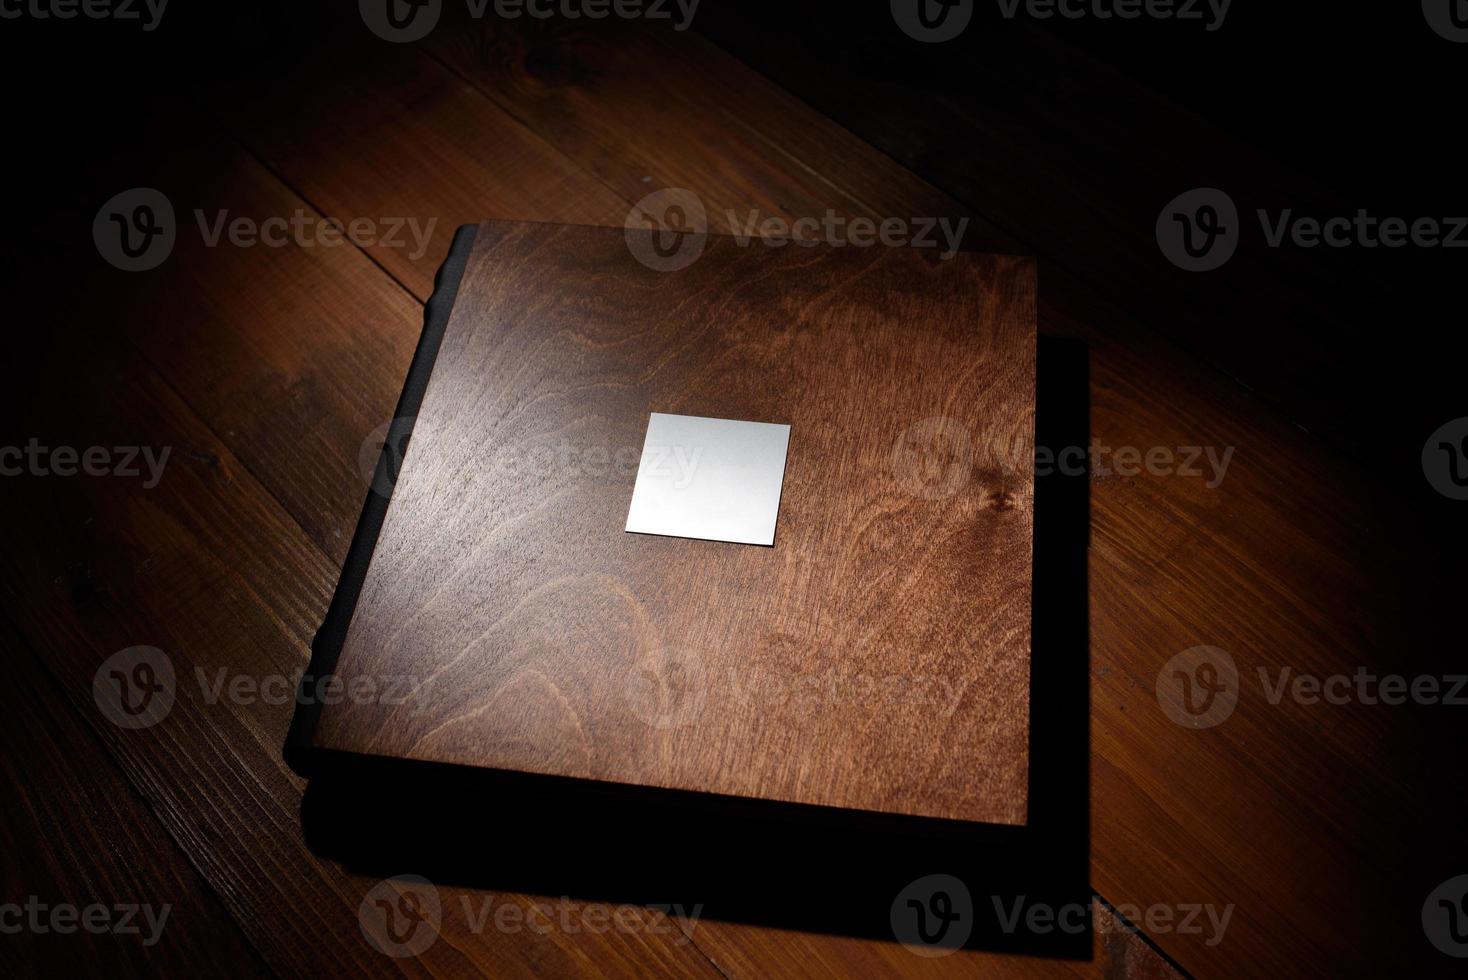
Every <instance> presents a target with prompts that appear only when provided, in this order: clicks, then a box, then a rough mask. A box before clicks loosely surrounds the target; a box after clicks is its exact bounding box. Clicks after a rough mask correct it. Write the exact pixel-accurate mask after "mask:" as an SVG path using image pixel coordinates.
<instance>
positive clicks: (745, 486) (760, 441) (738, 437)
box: [627, 412, 790, 545]
mask: <svg viewBox="0 0 1468 980" xmlns="http://www.w3.org/2000/svg"><path fill="white" fill-rule="evenodd" d="M789 445H790V426H788V425H777V424H774V423H770V422H739V421H735V420H733V419H708V418H700V417H698V416H694V415H664V414H662V413H661V412H653V413H652V415H651V416H649V418H648V420H647V437H646V438H645V439H644V440H643V444H642V461H641V462H640V463H639V464H638V467H637V483H636V485H635V486H634V487H633V489H632V506H631V507H629V508H628V510H627V530H628V531H632V532H634V533H637V534H664V535H668V536H671V537H676V538H701V539H703V540H706V541H733V542H736V543H738V544H762V545H773V544H774V543H775V519H776V518H777V517H778V516H779V512H780V487H781V486H782V485H783V483H784V482H785V451H786V449H787V448H788V447H789Z"/></svg>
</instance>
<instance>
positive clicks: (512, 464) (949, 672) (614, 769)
mask: <svg viewBox="0 0 1468 980" xmlns="http://www.w3.org/2000/svg"><path fill="white" fill-rule="evenodd" d="M647 240H648V242H649V244H650V243H651V238H650V237H648V238H647ZM649 254H651V253H649ZM1032 290H1033V269H1032V267H1030V266H1029V264H1028V263H1027V262H1025V261H1024V260H1020V259H1014V258H1010V257H994V256H979V255H974V254H965V255H959V256H955V257H953V258H952V259H951V260H950V261H943V260H941V259H939V258H938V257H937V256H936V254H924V253H921V252H918V251H916V250H911V249H906V250H898V249H881V250H866V251H859V250H854V249H837V248H824V247H821V248H799V247H793V246H792V247H788V248H784V249H772V248H765V247H763V246H756V247H754V248H750V247H742V246H740V244H739V243H738V242H737V241H736V240H735V239H733V238H730V237H725V236H713V237H711V238H709V239H708V241H707V243H706V244H705V245H704V247H703V250H702V253H701V254H700V255H699V257H698V258H697V260H696V261H695V262H694V263H693V264H692V265H691V266H690V267H688V268H687V269H685V270H682V271H680V272H677V273H675V274H671V275H670V274H668V273H667V272H666V271H665V270H663V269H660V268H650V267H649V266H648V265H646V264H645V263H644V262H643V261H642V260H641V259H639V258H638V257H636V256H634V254H633V252H632V251H631V250H630V249H629V248H628V245H627V241H626V240H625V236H624V233H623V232H622V231H621V230H620V229H588V228H575V227H554V226H547V225H515V224H505V223H486V224H484V225H482V226H481V228H480V232H479V237H478V238H477V239H476V241H475V248H474V253H473V256H472V257H471V259H470V263H469V267H468V270H467V272H466V273H465V280H464V282H463V284H462V285H461V287H460V290H459V297H458V302H457V303H456V304H455V307H454V313H453V315H452V318H451V319H450V321H449V325H448V330H447V333H446V335H445V337H444V341H443V345H442V347H441V349H440V350H439V353H438V360H437V363H436V365H435V368H434V373H433V378H432V380H431V381H430V383H429V385H428V392H427V395H426V396H425V399H424V402H423V405H422V407H421V408H420V409H419V411H418V413H417V414H418V422H419V426H421V428H415V430H414V436H413V443H412V452H411V454H410V455H409V457H408V459H407V460H406V461H405V463H404V465H403V470H402V472H401V474H400V476H399V478H398V482H397V485H396V489H395V490H394V495H393V500H392V505H391V507H390V509H389V511H388V514H387V519H386V522H385V524H384V526H383V529H382V533H381V536H380V537H379V539H378V542H377V551H376V552H375V554H374V559H373V562H372V565H371V568H370V569H369V571H368V573H367V578H366V581H365V583H364V585H363V589H362V597H361V601H360V603H359V604H358V606H357V609H356V613H355V615H354V617H353V620H352V623H351V627H350V630H349V631H348V633H347V636H346V641H345V644H344V647H343V650H342V653H341V657H340V659H339V661H338V663H337V670H338V672H339V673H340V675H341V676H342V678H343V681H344V682H345V683H346V684H348V685H350V684H352V683H355V682H357V681H367V680H369V679H371V678H386V677H399V678H408V677H411V678H413V679H414V680H413V683H412V685H411V689H410V690H409V691H407V692H405V693H404V695H403V696H402V697H401V698H400V699H397V701H398V703H394V704H387V703H381V702H370V703H367V704H362V705H358V704H351V705H343V706H341V707H332V708H328V709H327V710H326V711H325V713H324V716H323V718H322V723H321V729H320V742H319V744H320V745H322V746H323V747H326V748H331V749H337V750H341V751H350V752H357V753H361V754H367V755H380V756H389V757H400V758H413V759H419V760H431V761H437V762H445V763H456V764H461V765H470V766H481V767H485V768H491V769H500V770H510V771H517V772H532V773H540V774H544V775H555V776H569V777H576V778H590V779H595V780H603V781H610V782H616V783H622V784H629V785H639V786H652V787H661V788H664V789H677V790H685V791H693V792H700V793H714V794H719V795H726V796H738V797H749V798H755V799H768V800H776V801H781V802H786V803H804V804H812V805H818V806H827V807H843V808H854V809H858V810H868V811H875V812H881V813H889V814H907V815H914V816H926V817H937V818H943V819H949V820H960V821H972V822H982V823H996V824H1022V823H1024V819H1025V793H1026V789H1025V787H1026V782H1027V779H1028V766H1027V758H1028V753H1027V743H1028V731H1029V725H1028V723H1029V711H1028V702H1029V695H1028V673H1029V658H1028V652H1029V620H1030V601H1029V597H1030V574H1029V569H1030V553H1031V514H1032V511H1033V475H1032V469H1033V468H1032V466H1031V465H1030V462H1029V461H1030V457H1031V447H1032V446H1033V442H1034V432H1033V425H1034V414H1033V404H1034V356H1035V355H1034V334H1033V305H1032V304H1033V294H1032ZM899 325H901V326H900V327H899ZM649 412H662V413H671V414H674V415H683V416H697V417H705V418H710V417H711V418H719V419H742V420H757V421H772V422H780V423H783V424H788V425H789V426H790V427H791V448H790V453H789V456H788V457H787V460H786V465H785V480H784V487H783V491H782V492H781V493H780V497H779V505H780V520H779V525H778V540H777V542H776V546H775V547H774V548H773V549H765V548H758V547H743V546H737V545H736V546H730V545H729V544H728V543H726V542H710V541H695V540H689V539H683V538H671V537H659V536H651V537H648V536H637V535H628V534H627V533H626V532H625V531H624V530H623V527H624V525H625V523H626V520H627V508H628V501H629V500H630V499H631V496H632V484H633V482H634V479H635V478H636V477H637V468H636V465H635V462H631V461H632V460H635V459H636V458H638V457H640V456H641V454H642V444H643V436H644V433H645V432H646V430H647V426H648V415H649ZM958 431H961V432H963V433H964V435H963V436H962V437H958V436H955V435H953V433H954V432H958ZM959 438H961V439H962V440H963V442H962V444H959V443H958V442H954V443H952V444H950V443H949V442H948V440H950V439H955V440H956V439H959ZM675 449H676V451H678V452H680V453H685V452H686V455H687V456H688V457H689V458H687V459H684V458H683V457H682V456H680V457H679V459H680V462H679V465H680V466H686V467H689V468H692V467H696V466H699V465H705V466H713V465H720V464H718V463H716V462H714V461H712V460H710V459H708V458H707V457H708V456H712V455H714V454H715V453H716V452H717V450H710V451H708V452H705V450H708V447H706V446H696V447H695V446H683V445H679V446H677V447H675ZM699 454H702V455H703V456H704V457H705V458H703V459H699V458H698V455H699ZM944 454H947V455H944ZM955 456H956V457H957V459H956V461H955V459H954V457H955ZM670 465H671V464H670ZM723 465H728V464H723ZM925 466H926V467H929V468H933V467H937V468H938V476H937V478H936V479H935V478H933V476H932V475H931V474H929V473H926V472H925V471H924V470H923V469H922V467H925ZM950 466H954V467H962V470H960V471H957V472H956V473H952V474H950V473H949V471H948V467H950ZM955 476H956V480H955V479H953V477H955ZM955 580H958V581H963V582H964V583H965V588H963V589H962V590H954V589H951V588H950V587H949V585H948V583H951V582H953V581H955ZM858 582H860V583H864V585H865V587H863V588H861V589H854V588H852V585H853V583H858ZM956 623H962V624H964V628H963V629H962V630H957V631H955V630H954V629H953V624H956ZM410 637H411V638H412V639H411V640H410V639H409V638H410ZM643 672H645V673H647V674H648V675H649V676H650V678H652V679H653V685H654V690H653V691H651V692H649V694H650V696H651V698H652V701H651V703H646V704H644V703H643V701H642V700H641V699H640V698H635V697H633V696H631V695H630V694H629V691H630V690H631V685H632V684H634V682H637V681H638V679H639V677H640V676H641V674H642V673H643ZM684 685H692V690H689V691H684V690H683V686H684ZM874 691H890V692H892V693H891V696H875V695H874V694H873V692H874ZM685 698H686V699H687V702H685V701H684V699H685ZM934 725H939V726H941V729H942V731H943V732H944V737H943V738H941V739H935V738H933V726H934Z"/></svg>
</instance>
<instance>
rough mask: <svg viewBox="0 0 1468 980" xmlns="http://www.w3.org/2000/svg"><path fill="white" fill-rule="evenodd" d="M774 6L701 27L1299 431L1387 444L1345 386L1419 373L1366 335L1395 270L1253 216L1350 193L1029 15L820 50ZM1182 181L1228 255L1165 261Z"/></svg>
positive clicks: (808, 28)
mask: <svg viewBox="0 0 1468 980" xmlns="http://www.w3.org/2000/svg"><path fill="white" fill-rule="evenodd" d="M777 6H778V5H776V4H762V3H759V2H758V0H756V3H755V4H754V5H753V7H751V8H750V9H744V10H740V11H739V12H738V13H737V14H735V13H733V9H732V8H730V7H713V8H710V9H709V10H708V11H707V12H706V16H702V17H700V20H699V25H698V27H699V29H700V31H702V32H703V33H705V34H706V35H708V36H709V37H711V38H713V39H714V40H716V41H717V42H719V43H721V44H723V45H725V46H726V48H727V49H728V50H730V51H731V52H732V53H734V54H735V55H737V56H738V57H740V58H742V59H744V60H745V61H746V63H747V64H749V65H750V66H751V67H753V68H754V69H756V70H758V71H760V72H762V73H764V74H766V75H768V76H769V77H770V78H772V79H774V80H775V81H777V82H778V83H780V84H782V85H784V86H786V87H788V88H789V89H790V91H792V92H793V93H795V94H797V95H799V96H800V97H802V98H804V99H807V100H808V101H809V102H810V103H811V104H812V105H813V106H814V107H815V108H816V109H817V110H819V111H820V112H822V113H823V114H825V115H827V116H829V117H830V118H831V119H832V120H834V121H836V122H837V123H839V124H841V125H843V126H846V127H848V128H850V129H851V130H852V131H853V132H854V133H856V134H857V135H859V136H861V137H862V138H864V139H866V140H869V141H870V142H871V143H872V144H873V145H874V146H876V147H877V148H878V149H880V150H881V151H882V152H884V153H886V154H889V155H891V156H892V157H893V158H894V159H895V160H897V161H899V162H900V163H902V164H903V165H904V166H907V167H909V168H911V169H912V170H913V171H914V172H916V173H918V174H920V175H921V176H923V177H924V178H925V179H927V180H929V181H931V182H933V183H934V184H936V185H938V186H940V187H942V188H944V189H945V190H946V191H948V192H949V193H950V194H952V195H953V196H954V197H955V198H956V199H958V200H960V201H962V202H963V203H964V204H965V205H967V206H969V207H971V208H973V209H974V210H975V211H977V212H978V213H980V214H983V215H984V216H985V217H986V218H987V219H988V220H990V221H991V222H993V223H994V224H996V225H998V226H1000V227H1002V228H1005V229H1007V230H1009V231H1010V232H1011V233H1013V234H1014V235H1015V236H1016V237H1018V238H1021V239H1023V240H1024V242H1025V247H1026V249H1027V250H1029V251H1031V252H1033V253H1035V254H1037V255H1039V256H1040V257H1041V258H1042V260H1043V261H1045V263H1046V265H1047V267H1049V268H1054V267H1056V266H1063V267H1064V268H1065V269H1066V270H1067V272H1068V273H1069V274H1070V275H1072V276H1074V277H1075V278H1076V279H1077V280H1079V281H1083V282H1084V283H1085V284H1086V285H1087V287H1088V288H1090V289H1091V290H1094V291H1095V292H1097V293H1098V294H1100V295H1103V296H1105V297H1107V298H1108V299H1109V300H1110V301H1111V302H1114V303H1116V304H1118V305H1120V306H1122V307H1124V308H1125V309H1127V310H1128V311H1129V312H1131V313H1132V314H1134V315H1136V316H1139V317H1140V318H1142V319H1143V320H1145V321H1146V322H1147V323H1148V324H1149V326H1151V327H1152V328H1153V329H1156V330H1158V331H1159V332H1161V333H1163V334H1164V335H1165V336H1168V337H1169V338H1170V339H1172V340H1173V341H1174V342H1176V343H1178V344H1180V345H1182V346H1184V347H1186V348H1188V349H1189V350H1192V351H1195V352H1197V353H1198V354H1200V355H1201V356H1203V357H1206V358H1209V359H1210V360H1211V361H1213V362H1214V363H1216V364H1218V365H1219V366H1220V367H1222V368H1223V369H1224V370H1226V371H1227V372H1228V373H1230V374H1231V375H1233V376H1234V377H1237V378H1240V379H1241V380H1243V381H1244V383H1246V384H1248V385H1249V386H1250V387H1251V388H1252V389H1253V390H1255V391H1256V392H1257V393H1258V394H1259V395H1260V396H1261V397H1264V398H1266V399H1267V400H1268V401H1269V402H1270V403H1271V404H1273V405H1276V406H1279V407H1280V408H1282V409H1284V410H1286V411H1288V412H1289V413H1290V415H1291V417H1292V418H1294V419H1297V420H1298V421H1300V422H1301V423H1302V424H1304V425H1306V426H1307V427H1308V428H1309V429H1310V430H1311V431H1312V432H1316V433H1319V434H1322V435H1325V436H1327V437H1329V438H1330V439H1331V440H1332V442H1333V443H1335V444H1337V445H1344V446H1348V447H1350V448H1351V449H1353V450H1355V451H1356V452H1358V453H1363V452H1364V453H1365V454H1370V453H1372V452H1373V451H1374V447H1375V446H1376V445H1377V444H1379V442H1380V440H1381V439H1382V438H1391V437H1392V435H1393V426H1394V425H1395V424H1399V420H1400V419H1401V418H1402V417H1404V416H1403V415H1399V414H1397V407H1396V406H1393V408H1392V410H1391V416H1390V417H1391V420H1392V421H1391V423H1388V422H1387V421H1386V419H1385V418H1383V415H1384V413H1383V412H1382V411H1381V409H1380V408H1379V407H1370V408H1367V407H1366V406H1362V405H1360V403H1359V401H1358V400H1357V399H1356V398H1354V392H1355V391H1356V390H1357V389H1358V388H1359V386H1360V385H1362V384H1365V383H1369V382H1370V380H1371V379H1374V378H1376V377H1379V376H1380V372H1381V371H1382V370H1383V369H1384V367H1385V365H1386V364H1387V363H1390V364H1391V366H1392V369H1393V370H1394V371H1395V370H1401V369H1406V370H1410V371H1411V372H1412V376H1414V377H1415V376H1416V375H1417V374H1418V373H1419V371H1420V368H1418V367H1417V366H1416V365H1415V364H1409V363H1408V359H1407V358H1406V357H1405V356H1403V355H1401V354H1399V353H1398V352H1396V351H1383V350H1381V349H1380V346H1379V345H1377V344H1376V343H1375V342H1374V338H1373V331H1372V330H1371V328H1370V324H1373V323H1376V322H1379V321H1380V320H1381V319H1382V318H1383V317H1390V316H1391V315H1392V313H1393V312H1394V311H1395V310H1397V309H1399V308H1400V307H1399V305H1400V303H1401V301H1402V299H1401V285H1400V283H1401V281H1402V280H1403V278H1404V276H1405V273H1406V270H1405V269H1404V268H1403V266H1404V265H1405V264H1406V263H1396V262H1393V261H1392V260H1391V259H1389V258H1386V259H1384V257H1383V256H1382V250H1381V249H1379V248H1378V249H1376V250H1375V254H1373V253H1372V251H1371V250H1364V251H1363V250H1360V249H1324V250H1322V249H1319V248H1316V249H1299V248H1290V247H1284V248H1267V247H1265V237H1264V234H1263V232H1262V230H1261V228H1260V224H1259V221H1258V219H1257V218H1256V210H1258V209H1264V210H1267V211H1268V212H1269V213H1270V215H1271V219H1270V220H1275V216H1276V215H1277V214H1278V213H1279V211H1280V209H1285V208H1288V209H1289V211H1290V213H1292V214H1294V215H1297V216H1298V215H1305V214H1311V215H1317V216H1322V217H1325V216H1334V215H1338V214H1343V215H1352V214H1354V213H1355V211H1356V208H1357V207H1358V206H1359V205H1360V203H1361V202H1359V201H1357V202H1347V201H1345V200H1342V199H1341V197H1340V196H1339V195H1338V194H1337V193H1336V192H1334V191H1332V190H1330V189H1329V188H1327V187H1326V186H1324V185H1323V184H1322V183H1321V182H1319V181H1316V180H1313V179H1310V178H1307V177H1306V176H1305V175H1303V174H1300V173H1297V172H1293V171H1291V170H1290V169H1289V168H1288V167H1286V166H1285V165H1283V164H1282V163H1281V162H1280V161H1278V160H1276V159H1274V158H1272V157H1271V156H1270V154H1269V153H1267V152H1265V151H1264V150H1262V149H1260V148H1257V147H1255V146H1252V145H1249V144H1248V143H1247V142H1245V141H1243V140H1241V139H1239V138H1237V137H1236V136H1235V135H1234V134H1232V133H1229V132H1227V131H1225V130H1224V129H1222V128H1221V127H1219V126H1217V125H1215V124H1213V123H1211V122H1210V121H1208V120H1206V119H1204V118H1201V117H1200V116H1198V115H1197V114H1195V113H1193V112H1191V111H1189V110H1188V109H1186V108H1185V107H1184V105H1182V104H1180V103H1181V102H1182V101H1185V100H1180V99H1178V98H1177V96H1176V95H1175V94H1174V93H1172V92H1168V91H1166V90H1165V87H1163V89H1162V90H1161V91H1158V90H1154V89H1153V88H1151V87H1149V86H1148V85H1147V84H1144V82H1143V81H1139V80H1138V79H1137V78H1135V77H1133V76H1134V75H1135V72H1134V71H1133V72H1129V70H1124V67H1117V66H1115V65H1112V64H1108V63H1106V62H1104V61H1103V60H1102V59H1101V58H1098V57H1096V56H1095V55H1093V54H1091V53H1089V52H1087V51H1086V50H1085V49H1084V48H1083V47H1080V46H1078V45H1075V44H1071V43H1068V42H1066V41H1065V40H1063V39H1062V38H1061V37H1060V36H1059V32H1057V31H1054V30H1050V29H1047V27H1046V26H1043V25H1038V24H1035V23H1025V22H1024V19H1023V18H1021V19H1020V20H1019V21H1007V22H1003V23H994V24H988V25H985V26H984V27H983V28H982V29H981V28H979V27H978V26H977V25H975V27H974V29H973V30H970V31H967V32H965V34H964V36H963V37H962V38H960V39H958V40H957V41H955V42H954V43H951V44H943V45H926V44H918V43H915V42H911V41H909V40H908V39H907V38H906V37H904V36H903V35H902V34H901V32H900V31H898V30H896V29H895V27H894V25H893V23H892V21H891V18H890V16H889V13H888V11H887V10H886V9H885V8H881V9H878V8H872V9H870V10H867V11H853V12H849V14H848V13H847V12H845V11H843V16H842V35H843V39H844V43H843V44H840V45H835V44H829V43H823V42H825V40H826V38H827V36H828V35H827V34H826V33H825V31H824V28H823V27H822V19H821V18H819V17H809V18H804V19H802V20H801V21H799V22H797V23H793V24H789V25H786V26H787V27H788V29H786V30H781V31H778V32H774V31H769V30H767V29H764V25H768V24H769V23H772V22H779V23H782V24H783V23H784V18H783V16H781V15H780V11H778V9H776V8H777ZM997 91H1006V92H1009V93H1012V94H1011V97H1009V98H994V97H993V96H992V93H994V92H997ZM1161 146H1165V152H1159V147H1161ZM1194 187H1216V188H1219V189H1221V190H1223V191H1225V192H1226V193H1227V194H1228V195H1229V196H1230V199H1231V200H1232V201H1233V203H1234V204H1235V205H1236V207H1237V210H1238V212H1239V221H1238V222H1237V223H1235V224H1234V226H1233V227H1232V228H1231V229H1230V233H1231V234H1232V235H1233V236H1234V241H1235V242H1237V244H1238V248H1237V251H1236V252H1235V253H1234V254H1233V256H1232V258H1230V259H1229V260H1228V264H1227V265H1226V266H1225V267H1222V268H1220V269H1217V270H1215V271H1212V272H1209V273H1208V274H1206V275H1200V274H1198V273H1194V272H1189V271H1184V270H1182V269H1179V268H1176V267H1174V266H1173V265H1172V264H1170V263H1169V261H1168V260H1167V258H1166V257H1165V256H1164V255H1163V253H1162V251H1161V250H1160V249H1159V247H1158V242H1157V238H1156V231H1155V228H1156V223H1157V219H1158V216H1159V214H1160V212H1161V211H1162V210H1163V208H1164V207H1165V206H1166V205H1167V204H1168V202H1169V201H1170V200H1171V199H1172V198H1173V197H1174V196H1175V195H1179V194H1181V193H1183V192H1184V191H1187V190H1189V189H1191V188H1194ZM1417 261H1418V262H1422V261H1431V259H1430V257H1424V258H1423V259H1419V260H1417ZM1394 280H1395V281H1394ZM1422 281H1423V282H1427V281H1428V277H1426V276H1423V277H1422ZM1367 311H1369V313H1367ZM1284 325H1287V326H1288V329H1280V327H1281V326H1284ZM1261 351H1267V352H1268V356H1260V352H1261Z"/></svg>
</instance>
